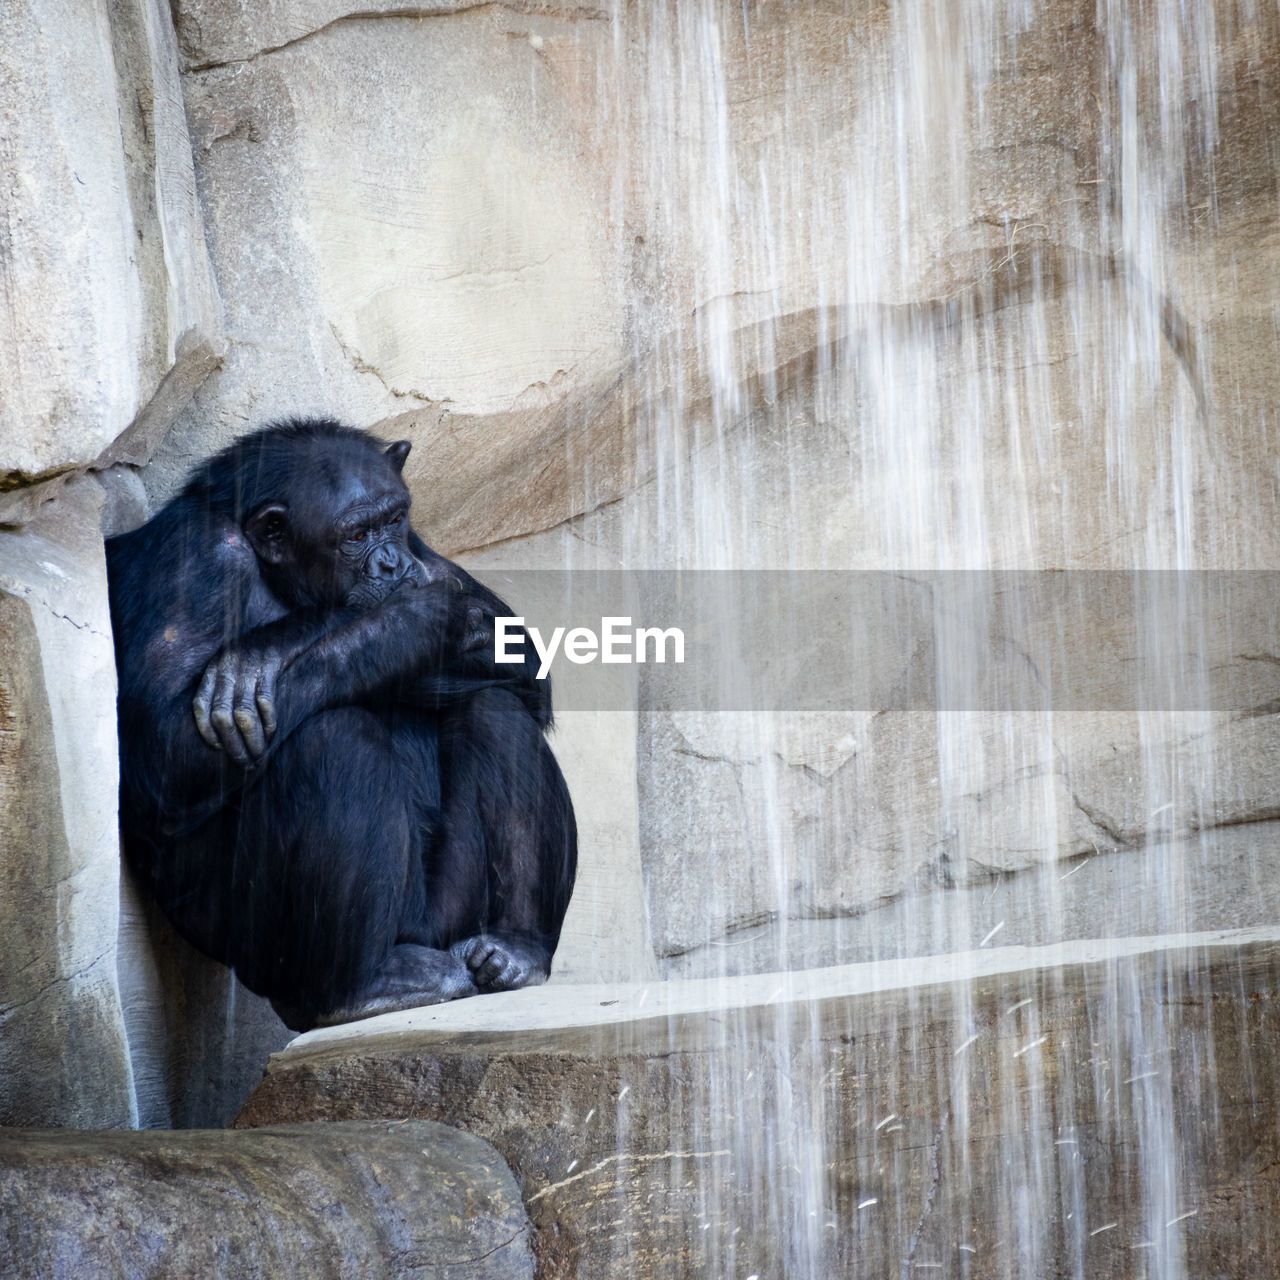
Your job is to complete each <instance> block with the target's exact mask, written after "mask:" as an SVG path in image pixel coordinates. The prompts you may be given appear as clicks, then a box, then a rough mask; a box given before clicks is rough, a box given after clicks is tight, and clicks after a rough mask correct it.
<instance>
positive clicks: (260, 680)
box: [191, 648, 284, 769]
mask: <svg viewBox="0 0 1280 1280" xmlns="http://www.w3.org/2000/svg"><path fill="white" fill-rule="evenodd" d="M283 666H284V657H283V655H282V654H281V653H280V652H279V651H278V650H277V649H275V648H265V649H227V650H225V651H224V652H223V653H221V654H220V655H219V656H218V657H216V658H215V659H214V660H213V661H212V662H211V663H209V665H208V666H207V667H206V668H205V672H204V678H203V679H202V680H201V681H200V687H199V689H197V690H196V696H195V700H194V701H193V702H192V704H191V708H192V710H193V711H194V712H195V717H196V728H197V729H198V730H199V731H200V736H201V737H202V738H203V739H204V740H205V741H206V742H207V743H208V744H209V745H210V746H211V747H214V748H216V749H217V750H219V751H225V752H226V753H227V755H229V756H230V757H231V758H232V759H233V760H234V761H235V762H236V763H237V764H239V765H243V766H244V768H246V769H248V768H249V767H250V766H251V765H252V764H253V763H254V761H255V760H257V759H258V757H259V756H261V755H262V753H263V752H264V751H265V750H266V749H267V743H268V742H270V740H271V738H272V735H274V733H275V731H276V701H275V700H276V678H277V676H279V674H280V670H281V668H282V667H283Z"/></svg>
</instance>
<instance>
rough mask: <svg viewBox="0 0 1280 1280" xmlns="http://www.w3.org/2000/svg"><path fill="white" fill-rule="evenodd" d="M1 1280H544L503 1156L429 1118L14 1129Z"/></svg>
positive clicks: (0, 1170)
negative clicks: (204, 1127)
mask: <svg viewBox="0 0 1280 1280" xmlns="http://www.w3.org/2000/svg"><path fill="white" fill-rule="evenodd" d="M0 1271H3V1272H4V1273H5V1274H6V1275H13V1276H30V1277H32V1278H33V1280H34V1278H35V1277H49V1278H50V1280H53V1278H55V1277H64V1276H65V1277H72V1276H75V1277H77V1280H79V1277H108V1276H110V1277H115V1278H125V1277H127V1278H129V1280H132V1278H133V1277H138V1278H139V1280H140V1278H141V1277H147V1276H159V1275H164V1276H191V1277H205V1276H207V1277H210V1280H212V1278H213V1277H218V1278H219V1280H238V1278H241V1277H244V1278H246V1280H247V1278H248V1277H261V1276H317V1277H333V1278H334V1280H340V1278H345V1277H349V1276H367V1277H371V1278H373V1277H377V1278H378V1280H384V1278H385V1280H393V1278H398V1277H410V1276H413V1277H419V1276H421V1277H439V1278H440V1280H443V1278H444V1277H446V1276H450V1277H468V1278H470V1277H475V1280H481V1278H482V1277H483V1278H484V1280H517V1277H524V1278H531V1277H532V1275H533V1258H532V1251H531V1248H530V1242H529V1227H528V1220H527V1218H526V1216H525V1212H524V1208H523V1206H522V1205H521V1203H520V1198H519V1193H518V1192H517V1190H516V1186H515V1183H514V1181H513V1179H512V1177H511V1174H510V1172H509V1171H508V1169H507V1168H506V1166H505V1165H504V1164H503V1162H502V1159H501V1157H500V1156H499V1155H498V1154H497V1152H495V1151H494V1149H493V1148H492V1147H491V1146H489V1144H488V1143H486V1142H483V1141H481V1140H480V1139H479V1138H476V1137H472V1136H471V1135H470V1134H465V1133H460V1132H458V1131H457V1130H456V1129H451V1128H448V1127H446V1126H443V1125H439V1124H432V1123H430V1122H428V1121H424V1120H407V1121H406V1120H399V1121H394V1122H383V1123H371V1124H368V1123H366V1124H337V1125H284V1126H277V1127H272V1128H267V1129H262V1130H259V1131H258V1132H255V1133H252V1134H246V1133H227V1132H203V1131H195V1132H189V1133H182V1134H177V1133H80V1132H65V1133H48V1132H38V1131H33V1130H20V1129H19V1130H0Z"/></svg>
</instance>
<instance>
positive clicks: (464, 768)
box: [426, 689, 578, 990]
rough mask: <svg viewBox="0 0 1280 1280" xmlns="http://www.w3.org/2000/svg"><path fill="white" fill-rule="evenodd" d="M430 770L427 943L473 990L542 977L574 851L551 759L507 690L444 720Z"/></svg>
mask: <svg viewBox="0 0 1280 1280" xmlns="http://www.w3.org/2000/svg"><path fill="white" fill-rule="evenodd" d="M440 770H441V793H442V794H441V807H442V814H443V823H444V825H443V831H442V832H441V836H440V839H439V840H438V841H437V842H436V846H435V852H434V855H433V856H429V858H428V870H427V901H426V920H427V921H428V922H429V924H430V926H431V930H432V933H431V938H432V945H434V946H450V949H451V950H452V951H453V953H454V954H455V955H458V956H460V957H461V958H462V959H463V960H465V961H466V963H467V965H468V967H469V969H470V970H471V974H472V977H473V978H474V979H475V982H476V985H477V986H478V987H480V988H481V989H482V990H507V989H509V988H511V987H522V986H526V985H529V984H532V983H537V982H543V981H545V980H546V978H547V975H548V973H549V972H550V968H551V957H552V955H553V953H554V952H555V949H556V944H557V943H558V942H559V940H560V926H561V923H562V922H563V920H564V913H565V909H566V908H567V907H568V905H569V895H570V893H571V892H572V890H573V879H574V873H575V870H576V867H577V857H578V837H577V828H576V826H575V824H574V819H573V805H572V804H571V802H570V800H569V792H568V788H567V787H566V786H565V782H564V778H563V776H562V775H561V773H560V768H559V766H558V765H557V764H556V761H555V757H554V756H553V755H552V753H551V749H550V747H548V746H547V743H546V740H545V739H544V738H543V736H542V732H541V730H540V729H539V728H538V726H537V725H536V724H535V723H534V721H533V719H532V717H530V715H529V713H528V712H527V711H526V710H525V709H524V707H523V705H522V704H521V703H520V701H519V699H518V698H516V697H515V695H514V694H511V693H509V692H507V691H505V690H502V689H485V690H481V691H480V692H478V693H476V694H474V695H473V696H471V697H470V698H468V699H467V701H466V702H465V703H464V704H462V705H461V706H460V707H456V708H452V709H450V710H449V711H447V712H446V713H444V714H443V715H442V717H441V720H440ZM477 890H478V892H477Z"/></svg>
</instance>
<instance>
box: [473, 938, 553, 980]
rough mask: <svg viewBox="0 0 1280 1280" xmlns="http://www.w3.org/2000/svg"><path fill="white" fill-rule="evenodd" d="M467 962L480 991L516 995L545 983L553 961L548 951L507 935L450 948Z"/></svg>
mask: <svg viewBox="0 0 1280 1280" xmlns="http://www.w3.org/2000/svg"><path fill="white" fill-rule="evenodd" d="M449 952H450V954H451V955H454V956H457V957H458V959H459V960H462V961H464V962H465V964H466V966H467V968H468V969H470V971H471V977H472V978H473V979H474V981H475V984H476V986H477V987H479V988H480V990H481V991H513V990H515V988H516V987H536V986H537V985H538V984H539V983H542V982H546V980H547V975H548V974H549V973H550V971H551V959H550V957H549V956H548V955H547V951H546V948H545V947H540V946H538V944H537V943H535V942H527V941H525V940H524V939H522V938H516V937H513V936H512V935H511V934H507V933H478V934H476V936H475V937H474V938H464V939H463V940H462V941H461V942H455V943H454V944H453V946H451V947H450V948H449Z"/></svg>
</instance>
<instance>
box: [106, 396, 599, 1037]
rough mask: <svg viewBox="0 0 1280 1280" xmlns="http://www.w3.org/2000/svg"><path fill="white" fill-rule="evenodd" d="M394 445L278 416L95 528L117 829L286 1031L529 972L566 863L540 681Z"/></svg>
mask: <svg viewBox="0 0 1280 1280" xmlns="http://www.w3.org/2000/svg"><path fill="white" fill-rule="evenodd" d="M408 453H409V442H408V441H403V440H402V441H400V442H398V443H396V444H386V443H385V442H383V441H379V440H375V439H374V438H373V437H372V436H370V435H368V434H366V433H365V432H363V431H359V430H357V429H355V428H352V427H348V426H343V425H341V424H340V423H338V422H335V421H333V420H331V419H327V418H325V419H320V418H316V419H305V420H302V419H297V420H289V421H286V422H283V423H278V424H275V425H272V426H268V427H266V428H263V429H262V430H260V431H257V432H255V433H253V434H251V435H248V436H246V437H244V438H242V439H240V440H238V441H237V442H235V443H234V444H232V445H231V446H230V447H228V448H227V449H225V450H223V452H221V453H219V454H218V455H217V456H215V457H213V458H211V459H210V460H208V461H207V462H205V463H204V465H202V466H201V467H200V468H198V469H197V470H196V472H195V473H194V475H193V476H192V477H191V479H190V481H189V482H188V484H187V486H186V488H185V489H183V491H182V492H181V494H179V496H178V497H177V498H175V499H174V500H173V501H172V502H170V503H169V505H168V506H166V507H165V508H164V509H163V510H161V511H160V512H159V513H158V514H157V515H156V516H155V517H154V518H153V519H151V520H150V521H148V522H147V523H146V524H145V525H143V526H142V527H141V528H140V529H137V530H135V531H134V532H132V533H127V534H123V535H121V536H119V537H116V538H112V539H110V540H109V541H108V543H107V563H108V571H109V577H110V588H111V618H112V623H113V626H114V629H115V642H116V665H117V668H118V671H119V681H120V762H121V788H120V793H121V824H122V830H123V837H124V847H125V853H126V856H127V858H128V860H129V862H130V865H131V866H132V867H133V868H134V870H135V872H136V873H137V874H138V876H139V877H140V878H141V880H142V881H143V882H144V883H145V885H146V886H147V887H148V889H149V890H150V892H151V893H152V894H153V895H154V897H155V898H156V900H157V901H158V903H159V905H160V907H161V908H162V909H163V911H164V913H165V914H166V915H167V916H168V918H169V919H170V920H171V921H172V922H173V924H174V925H175V926H176V927H177V929H178V931H179V932H180V933H181V934H182V935H183V936H184V937H186V938H187V939H188V941H190V942H191V943H193V944H194V945H195V946H196V947H198V948H199V949H200V950H201V951H204V952H205V953H206V954H208V955H210V956H213V957H214V958H215V959H217V960H221V961H222V962H223V963H225V964H228V965H230V966H232V967H233V968H234V969H235V971H236V973H237V974H238V976H239V977H240V979H241V980H242V981H243V982H244V983H245V985H246V986H247V987H249V989H250V990H252V991H256V992H258V993H260V994H262V995H265V996H268V997H270V998H271V1000H272V1002H273V1003H274V1005H275V1007H276V1009H277V1011H278V1012H279V1013H280V1014H281V1016H282V1017H283V1018H284V1020H285V1021H286V1022H287V1023H288V1024H289V1025H290V1026H291V1027H293V1028H294V1029H297V1030H303V1029H306V1028H308V1027H310V1026H315V1025H323V1024H330V1023H334V1022H339V1021H347V1020H350V1019H353V1018H359V1017H368V1016H370V1015H372V1014H375V1013H381V1012H385V1011H387V1010H391V1009H402V1008H410V1007H413V1006H416V1005H422V1004H432V1003H436V1002H439V1001H443V1000H451V999H455V998H456V997H458V996H466V995H474V994H475V993H476V992H477V991H501V990H508V989H510V988H513V987H521V986H525V985H528V984H531V983H537V982H542V981H544V980H545V979H546V977H547V973H548V970H549V967H550V964H551V957H552V954H553V953H554V951H555V948H556V943H557V942H558V940H559V937H560V926H561V922H562V920H563V918H564V913H565V908H566V907H567V905H568V902H569V894H570V892H571V890H572V888H573V879H574V872H575V868H576V863H577V832H576V828H575V824H574V817H573V807H572V805H571V803H570V800H569V794H568V790H567V789H566V787H565V783H564V779H563V777H562V776H561V774H560V770H559V768H558V767H557V765H556V762H555V758H554V757H553V756H552V754H551V750H550V748H549V747H548V746H547V743H546V741H545V739H544V737H543V731H544V730H545V729H547V728H548V727H549V726H550V724H551V694H550V688H549V686H548V682H547V681H546V680H538V679H537V678H536V675H535V672H536V667H537V662H536V657H535V655H534V653H533V649H532V645H529V644H527V643H526V656H525V661H524V662H523V664H516V665H506V664H501V665H500V664H498V663H496V661H495V656H494V625H493V622H494V617H495V615H497V616H504V615H509V614H510V610H509V609H508V608H507V606H506V605H505V604H503V602H502V601H501V600H499V599H498V597H497V596H496V595H494V594H493V592H491V591H490V590H488V588H486V587H484V586H483V585H481V584H480V583H479V582H477V581H476V580H475V579H474V578H472V577H471V576H470V575H469V574H467V573H466V572H464V571H463V570H462V569H461V568H459V567H458V566H457V565H455V564H453V563H452V562H451V561H449V560H446V559H445V558H444V557H443V556H441V555H438V554H437V553H436V552H434V551H432V550H431V549H430V548H429V547H427V546H426V544H425V543H424V542H423V541H422V540H421V539H420V538H419V537H418V536H417V535H416V534H415V533H414V531H413V529H412V528H411V527H410V525H409V501H410V499H409V491H408V489H407V488H406V487H405V484H404V481H403V480H402V478H401V474H400V473H401V470H402V468H403V467H404V462H405V458H406V457H407V456H408ZM507 649H508V652H510V651H511V650H512V649H518V644H510V643H509V644H508V645H507Z"/></svg>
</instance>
